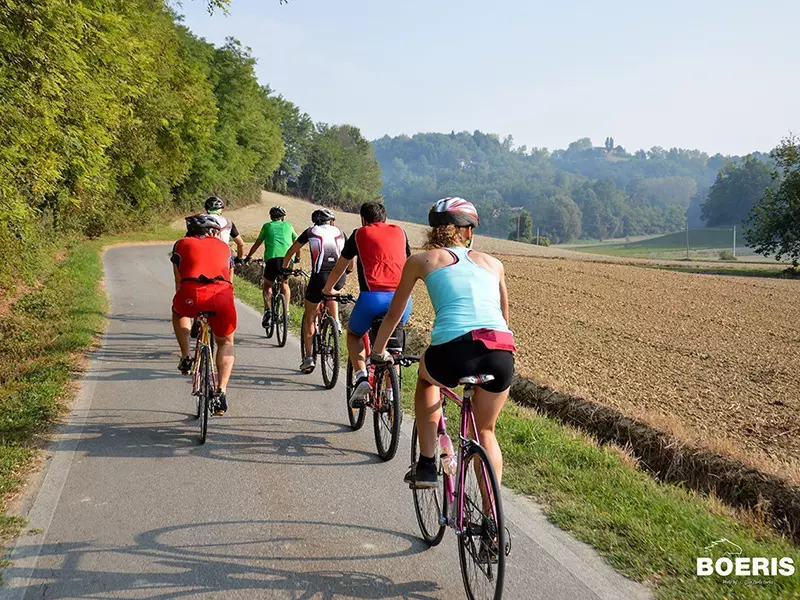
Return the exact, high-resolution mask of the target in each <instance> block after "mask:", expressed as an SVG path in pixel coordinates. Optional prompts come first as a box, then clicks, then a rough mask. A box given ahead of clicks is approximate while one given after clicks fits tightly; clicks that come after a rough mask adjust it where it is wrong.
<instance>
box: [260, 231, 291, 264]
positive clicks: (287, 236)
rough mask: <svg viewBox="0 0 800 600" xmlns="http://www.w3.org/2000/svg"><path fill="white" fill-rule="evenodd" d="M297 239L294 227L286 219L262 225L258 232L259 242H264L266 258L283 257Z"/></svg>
mask: <svg viewBox="0 0 800 600" xmlns="http://www.w3.org/2000/svg"><path fill="white" fill-rule="evenodd" d="M296 239H297V234H296V233H295V232H294V227H292V224H291V223H287V222H286V221H270V222H269V223H264V225H263V227H261V233H259V234H258V240H257V241H259V242H263V244H264V260H269V259H271V258H278V257H281V258H283V257H284V256H286V253H287V252H288V251H289V248H290V247H291V245H292V243H293V242H294V241H295V240H296Z"/></svg>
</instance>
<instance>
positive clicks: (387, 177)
mask: <svg viewBox="0 0 800 600" xmlns="http://www.w3.org/2000/svg"><path fill="white" fill-rule="evenodd" d="M373 144H374V146H375V155H376V157H377V158H378V160H379V161H380V163H381V168H382V170H383V174H384V186H383V194H384V196H385V198H386V204H387V206H388V207H389V208H390V210H391V214H392V216H393V217H395V218H399V219H409V220H413V221H417V222H423V223H424V222H425V217H426V214H427V209H428V207H429V206H430V204H431V203H432V202H434V201H435V200H436V199H437V198H440V197H444V196H451V195H460V196H463V197H465V198H468V199H469V200H471V201H472V202H474V203H475V205H476V207H477V208H478V211H479V213H480V215H481V233H483V234H485V235H492V236H496V237H503V238H505V237H508V236H509V225H508V224H509V221H510V220H512V219H514V220H515V219H516V215H515V213H514V212H513V210H512V207H519V206H522V207H524V208H525V209H526V210H528V212H530V214H531V216H532V218H533V221H534V223H535V225H536V226H539V227H540V228H542V227H543V226H546V227H545V228H544V229H542V232H543V233H545V234H547V235H550V236H552V238H553V239H554V240H556V239H557V240H560V241H566V240H567V239H573V238H571V237H565V236H574V235H576V233H578V232H579V234H580V235H583V236H586V237H588V238H593V239H601V240H602V239H606V238H609V237H618V236H622V235H625V236H633V235H643V234H653V233H663V232H667V231H675V230H678V229H683V228H684V226H685V223H686V218H687V210H688V209H690V207H691V206H692V205H694V208H693V209H692V211H693V212H692V213H691V214H692V215H693V219H694V222H696V221H697V220H699V217H700V208H699V205H700V202H701V201H702V200H703V199H705V194H704V193H701V192H699V191H698V190H706V189H708V187H709V186H710V185H711V183H712V182H713V181H714V178H715V176H716V173H717V170H718V169H719V168H720V167H722V166H724V164H725V163H726V161H729V162H731V163H732V164H735V163H736V161H737V160H738V159H735V158H733V159H728V158H726V157H722V156H721V155H717V156H713V157H709V156H708V155H706V154H704V153H702V152H698V151H695V150H680V149H677V148H673V149H670V150H665V149H663V148H658V147H656V148H652V149H651V150H650V151H649V152H645V151H640V152H639V153H637V154H636V155H634V156H631V155H629V154H628V153H627V152H625V150H624V148H622V147H621V146H619V145H616V144H615V141H614V139H613V138H611V137H609V138H607V139H606V143H605V145H604V146H603V147H595V146H593V144H592V141H591V140H590V139H589V138H582V139H580V140H576V141H575V142H572V143H571V144H570V145H569V147H568V148H567V149H566V150H556V151H554V152H552V153H550V152H548V151H547V150H546V149H539V148H534V149H532V150H531V151H528V150H527V148H524V147H522V148H514V147H513V140H512V139H511V137H510V136H509V137H507V138H505V139H502V140H501V139H500V138H499V137H498V136H497V135H493V134H485V133H482V132H480V131H476V132H474V133H472V134H470V133H467V132H462V133H455V132H452V133H450V134H439V133H431V134H417V135H415V136H413V137H408V136H398V137H395V138H390V137H388V136H386V137H383V138H381V139H379V140H376V141H375V142H374V143H373ZM759 158H763V157H759ZM556 198H558V200H556ZM567 199H570V200H572V201H573V202H574V204H576V205H577V207H578V209H579V217H580V219H579V220H580V227H577V225H576V223H575V220H574V216H575V210H574V208H573V207H572V206H571V205H570V204H569V202H567V201H566V200H567ZM567 206H569V209H567V208H566V207H567ZM559 207H560V208H559ZM567 223H569V226H567ZM700 224H701V223H697V225H698V226H699V225H700ZM514 239H516V230H515V231H514Z"/></svg>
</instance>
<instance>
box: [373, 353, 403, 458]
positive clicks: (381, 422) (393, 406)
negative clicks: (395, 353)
mask: <svg viewBox="0 0 800 600" xmlns="http://www.w3.org/2000/svg"><path fill="white" fill-rule="evenodd" d="M375 398H376V403H375V404H376V405H375V406H374V407H373V411H374V412H373V421H374V425H375V446H376V447H377V449H378V456H380V457H381V458H382V459H383V460H391V459H392V458H394V455H395V453H396V452H397V444H398V442H399V441H400V422H401V421H402V420H403V411H402V410H400V388H399V386H398V385H397V371H396V370H395V367H393V366H388V367H378V368H376V369H375Z"/></svg>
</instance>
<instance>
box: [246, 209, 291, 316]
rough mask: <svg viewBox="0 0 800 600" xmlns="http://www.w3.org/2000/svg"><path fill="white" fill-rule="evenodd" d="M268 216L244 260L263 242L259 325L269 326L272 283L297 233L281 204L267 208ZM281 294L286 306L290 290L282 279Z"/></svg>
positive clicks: (249, 257) (248, 259)
mask: <svg viewBox="0 0 800 600" xmlns="http://www.w3.org/2000/svg"><path fill="white" fill-rule="evenodd" d="M269 218H270V219H272V220H271V221H269V222H268V223H264V225H263V226H262V227H261V232H260V233H259V234H258V238H257V239H256V243H255V244H253V246H252V248H250V252H248V253H247V257H246V258H245V259H244V260H245V262H249V261H250V259H251V258H252V257H253V254H254V253H255V251H256V250H258V249H259V247H260V246H261V244H264V280H263V282H262V283H261V294H262V296H263V297H264V316H263V317H262V318H261V326H262V327H264V328H266V327H269V321H270V318H271V317H272V311H271V309H270V307H271V306H272V285H273V284H274V283H275V280H276V279H277V278H278V274H279V273H280V272H281V267H282V266H283V257H284V256H285V255H286V251H287V250H288V249H289V247H290V246H291V245H292V243H293V242H294V241H295V240H296V239H297V234H296V233H295V231H294V227H292V224H291V223H289V222H288V221H286V220H285V219H286V209H285V208H283V207H282V206H273V207H272V208H270V209H269ZM299 261H300V254H299V253H298V255H297V262H299ZM282 287H283V296H284V298H286V306H289V303H290V301H291V299H292V292H291V290H289V282H288V281H284V282H283V284H282Z"/></svg>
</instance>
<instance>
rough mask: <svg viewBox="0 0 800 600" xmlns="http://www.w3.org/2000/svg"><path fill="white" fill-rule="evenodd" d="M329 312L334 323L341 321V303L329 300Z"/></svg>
mask: <svg viewBox="0 0 800 600" xmlns="http://www.w3.org/2000/svg"><path fill="white" fill-rule="evenodd" d="M327 304H328V312H330V313H331V316H332V317H333V320H334V321H338V320H339V303H338V302H336V301H335V300H328V302H327Z"/></svg>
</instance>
